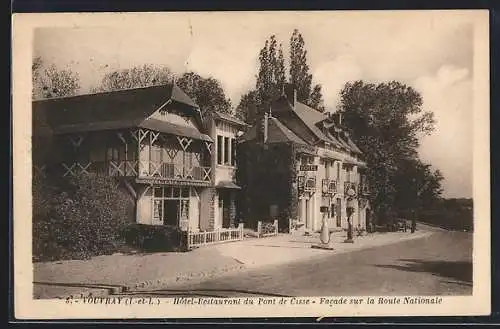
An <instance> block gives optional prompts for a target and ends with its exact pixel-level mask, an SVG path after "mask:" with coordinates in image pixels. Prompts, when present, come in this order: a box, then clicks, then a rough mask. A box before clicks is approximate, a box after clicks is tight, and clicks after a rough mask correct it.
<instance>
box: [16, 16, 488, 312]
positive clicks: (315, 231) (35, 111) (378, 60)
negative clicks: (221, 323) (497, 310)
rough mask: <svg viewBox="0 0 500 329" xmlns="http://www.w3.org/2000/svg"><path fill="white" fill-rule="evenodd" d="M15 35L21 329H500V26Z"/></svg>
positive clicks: (411, 19)
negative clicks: (217, 325) (493, 91)
mask: <svg viewBox="0 0 500 329" xmlns="http://www.w3.org/2000/svg"><path fill="white" fill-rule="evenodd" d="M13 26H14V29H13V49H14V50H13V51H14V54H13V57H14V66H13V69H14V70H13V77H14V110H13V112H14V123H13V127H14V140H15V142H14V152H15V153H14V187H15V195H14V209H19V211H18V212H17V213H16V211H15V210H14V213H15V214H16V215H17V216H16V218H15V220H14V245H15V253H16V254H15V260H14V267H15V270H14V272H15V279H16V281H15V282H16V285H15V289H16V310H17V312H18V313H19V314H20V315H22V316H26V317H28V318H29V317H30V316H34V317H37V318H66V316H67V317H68V318H75V317H76V318H80V317H84V318H87V317H90V318H102V317H115V316H116V317H120V318H124V317H127V316H130V317H134V318H141V317H162V318H168V317H198V318H200V317H214V316H219V317H226V318H227V317H231V316H239V317H247V316H250V317H262V316H298V315H300V316H315V317H316V316H317V317H323V316H334V315H335V316H356V315H372V316H373V315H433V314H436V315H467V314H468V313H469V312H472V313H473V314H474V315H486V314H488V313H489V307H490V303H489V301H490V287H489V285H490V273H489V268H490V259H489V252H490V251H489V248H490V245H489V243H490V231H489V225H490V223H489V222H490V217H489V216H490V213H489V206H490V199H489V176H488V175H489V130H488V129H489V119H488V113H489V103H488V100H489V93H488V92H489V82H488V76H489V67H488V58H489V57H488V56H489V55H488V54H489V48H488V12H487V11H471V10H469V11H458V10H456V11H431V10H429V11H394V12H391V11H380V12H370V11H365V12H363V11H353V12H335V11H330V12H328V11H325V12H204V13H201V12H200V13H196V12H184V13H182V12H177V13H167V12H164V13H135V14H132V13H99V14H97V13H93V14H92V13H89V14H19V15H17V17H14V18H13ZM16 28H17V29H16ZM16 51H17V54H18V55H16ZM16 56H18V57H17V60H16ZM16 132H17V134H16ZM16 161H17V162H16ZM23 200H24V201H23ZM33 303H35V304H33ZM36 303H40V304H36ZM29 305H32V306H29ZM33 305H40V306H33ZM42 305H43V306H42ZM50 305H52V306H50ZM33 307H34V308H35V309H36V311H35V310H34V309H33ZM114 307H116V311H114V309H113V308H114ZM409 308H411V310H408V309H409ZM63 310H65V311H63ZM110 313H113V314H110ZM294 314H295V315H294Z"/></svg>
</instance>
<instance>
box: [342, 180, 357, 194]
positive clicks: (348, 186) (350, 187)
mask: <svg viewBox="0 0 500 329" xmlns="http://www.w3.org/2000/svg"><path fill="white" fill-rule="evenodd" d="M357 194H358V184H357V183H355V182H344V195H347V196H356V195H357Z"/></svg>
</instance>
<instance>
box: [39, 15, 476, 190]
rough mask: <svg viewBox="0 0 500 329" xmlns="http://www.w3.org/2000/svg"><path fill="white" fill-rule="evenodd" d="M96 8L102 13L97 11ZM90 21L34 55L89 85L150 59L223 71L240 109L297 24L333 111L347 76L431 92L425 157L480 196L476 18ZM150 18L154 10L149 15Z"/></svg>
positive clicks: (43, 38) (46, 35) (52, 37)
mask: <svg viewBox="0 0 500 329" xmlns="http://www.w3.org/2000/svg"><path fill="white" fill-rule="evenodd" d="M94 15H96V14H94ZM105 15H107V16H101V17H99V18H100V19H96V20H94V21H92V23H89V24H81V23H68V24H66V26H64V24H63V25H61V24H59V25H61V26H58V27H53V28H39V29H37V30H36V31H35V35H34V48H33V49H34V54H33V55H34V56H41V57H42V59H43V60H44V61H45V62H46V63H50V64H51V63H54V64H56V65H57V66H59V67H60V68H67V67H70V68H71V69H72V70H74V71H76V72H78V74H79V76H80V80H81V85H82V92H87V91H88V90H89V89H90V88H91V87H93V86H96V85H97V84H98V83H99V81H100V79H101V78H102V76H103V74H105V73H106V72H110V71H113V70H115V69H123V68H131V67H133V66H136V65H142V64H157V65H165V66H168V67H169V68H170V69H171V70H172V71H174V72H176V73H183V72H186V71H194V72H197V73H198V74H200V75H202V76H206V77H208V76H212V77H214V78H217V79H218V80H219V81H220V82H221V83H222V86H223V88H224V90H225V92H226V95H227V96H228V97H229V98H230V99H231V101H232V104H233V106H237V104H238V102H239V100H240V97H241V95H242V94H244V93H245V92H247V91H248V90H250V89H251V88H253V87H254V85H255V75H256V74H257V63H258V53H259V50H260V49H261V48H262V47H263V45H264V42H265V40H266V39H267V38H268V37H269V36H270V35H272V34H274V35H276V38H277V40H278V41H279V42H281V43H282V44H283V49H284V51H285V57H287V56H288V49H289V39H290V36H291V34H292V31H293V30H294V29H298V30H299V31H300V33H301V34H302V35H303V37H304V40H305V45H306V49H307V51H308V58H307V59H308V63H309V66H310V69H311V73H312V74H313V82H314V83H320V84H321V85H322V88H323V96H324V99H325V105H326V106H327V108H328V109H331V110H334V109H335V108H336V107H337V106H338V101H339V92H340V90H341V89H342V87H343V86H344V84H345V83H346V82H349V81H354V80H358V79H362V80H364V81H368V82H385V81H390V80H398V81H401V82H403V83H406V84H408V85H410V86H412V87H414V88H415V89H416V90H417V91H419V92H420V93H421V95H422V97H423V101H424V104H423V109H424V110H425V111H432V112H433V113H434V115H435V118H436V121H437V122H436V129H435V131H434V133H433V134H432V135H430V136H423V137H422V138H421V146H420V148H419V154H420V156H421V158H422V159H423V160H424V161H426V162H429V163H431V164H432V166H433V168H434V169H439V170H440V171H441V172H442V174H443V175H444V178H445V180H444V182H443V188H444V194H443V195H444V196H445V197H471V196H472V144H473V140H472V137H473V136H472V124H471V120H472V110H473V108H472V107H473V88H472V84H473V77H474V76H473V49H474V48H473V36H474V30H473V25H472V23H471V18H470V17H469V16H467V15H465V14H464V15H459V14H458V15H457V14H452V13H443V12H432V11H428V12H411V13H409V12H388V11H385V12H349V13H346V12H308V13H304V12H302V13H300V12H274V13H270V12H253V13H247V12H239V13H235V12H233V13H216V12H206V13H162V14H158V13H157V14H154V13H151V14H138V15H132V16H126V15H120V14H105ZM110 15H111V16H110ZM145 15H147V16H145Z"/></svg>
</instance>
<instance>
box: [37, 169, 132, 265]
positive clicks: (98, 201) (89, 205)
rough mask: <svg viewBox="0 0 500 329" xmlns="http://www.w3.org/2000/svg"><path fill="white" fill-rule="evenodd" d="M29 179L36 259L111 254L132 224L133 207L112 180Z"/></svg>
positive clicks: (84, 176)
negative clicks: (30, 181) (31, 187)
mask: <svg viewBox="0 0 500 329" xmlns="http://www.w3.org/2000/svg"><path fill="white" fill-rule="evenodd" d="M55 181H56V180H55V179H48V178H40V177H38V178H35V179H34V180H33V241H32V242H33V256H34V258H35V260H58V259H82V258H89V257H92V256H96V255H101V254H107V253H112V252H114V251H116V250H117V249H118V248H119V247H120V245H122V244H123V240H122V237H121V234H122V231H123V230H124V229H125V228H126V227H127V226H128V225H130V224H132V223H134V204H133V203H132V202H131V199H130V196H128V195H127V193H126V192H125V191H124V190H123V189H121V188H117V182H116V181H115V178H114V177H96V176H94V175H81V176H78V177H74V178H71V179H70V180H67V181H58V182H57V183H56V184H54V182H55Z"/></svg>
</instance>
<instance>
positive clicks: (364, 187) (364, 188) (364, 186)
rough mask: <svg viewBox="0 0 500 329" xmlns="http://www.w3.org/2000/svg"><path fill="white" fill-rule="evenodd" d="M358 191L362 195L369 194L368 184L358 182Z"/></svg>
mask: <svg viewBox="0 0 500 329" xmlns="http://www.w3.org/2000/svg"><path fill="white" fill-rule="evenodd" d="M359 193H360V194H362V195H369V194H370V187H369V186H368V184H366V183H364V184H359Z"/></svg>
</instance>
